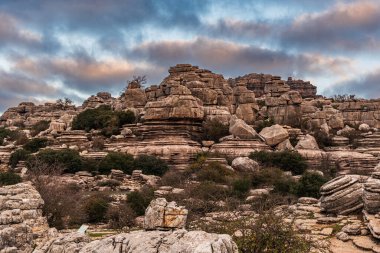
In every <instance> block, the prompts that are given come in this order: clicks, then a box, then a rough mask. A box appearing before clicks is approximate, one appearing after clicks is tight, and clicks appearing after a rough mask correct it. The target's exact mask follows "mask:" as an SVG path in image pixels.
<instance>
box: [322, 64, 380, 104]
mask: <svg viewBox="0 0 380 253" xmlns="http://www.w3.org/2000/svg"><path fill="white" fill-rule="evenodd" d="M379 84H380V69H377V70H375V71H373V72H371V73H368V74H366V75H363V76H361V77H359V78H358V79H354V80H350V81H347V82H342V83H339V84H336V85H334V86H333V87H332V88H331V89H329V90H327V91H326V92H325V93H326V94H327V95H335V94H341V95H342V94H355V95H357V97H364V98H379V97H380V85H379Z"/></svg>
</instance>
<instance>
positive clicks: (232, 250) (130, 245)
mask: <svg viewBox="0 0 380 253" xmlns="http://www.w3.org/2000/svg"><path fill="white" fill-rule="evenodd" d="M88 241H89V238H86V237H84V236H82V235H78V234H77V233H74V234H68V235H65V236H62V237H59V238H57V239H55V240H51V241H49V242H48V243H46V245H44V246H43V247H42V248H41V250H35V251H34V253H42V252H50V253H63V252H73V253H75V252H77V253H104V252H107V253H132V252H133V253H167V252H173V253H174V252H182V253H227V252H228V253H238V248H237V246H236V244H235V242H234V241H233V240H232V238H231V236H229V235H225V234H221V235H219V234H210V233H206V232H203V231H186V230H183V229H179V230H175V231H157V230H156V231H141V230H139V231H133V232H131V233H123V234H118V235H114V236H111V237H107V238H105V239H101V240H95V241H92V242H90V243H88Z"/></svg>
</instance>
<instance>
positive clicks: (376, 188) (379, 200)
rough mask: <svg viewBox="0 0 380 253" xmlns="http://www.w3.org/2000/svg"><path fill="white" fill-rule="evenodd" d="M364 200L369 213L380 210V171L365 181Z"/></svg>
mask: <svg viewBox="0 0 380 253" xmlns="http://www.w3.org/2000/svg"><path fill="white" fill-rule="evenodd" d="M363 201H364V208H365V210H366V211H367V212H368V213H370V214H376V213H378V212H379V211H380V172H374V173H372V176H371V177H370V178H369V179H368V180H367V181H366V182H365V183H364V192H363Z"/></svg>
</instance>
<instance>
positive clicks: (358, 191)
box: [320, 175, 363, 215]
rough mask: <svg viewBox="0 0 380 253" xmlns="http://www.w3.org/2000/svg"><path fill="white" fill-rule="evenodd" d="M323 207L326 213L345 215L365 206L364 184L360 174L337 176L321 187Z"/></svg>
mask: <svg viewBox="0 0 380 253" xmlns="http://www.w3.org/2000/svg"><path fill="white" fill-rule="evenodd" d="M320 192H321V195H322V197H321V199H320V201H321V209H322V210H323V211H324V212H326V213H332V214H337V215H345V214H349V213H352V212H355V211H357V210H360V209H361V208H363V201H362V194H363V184H362V183H361V182H360V176H359V175H346V176H340V177H337V178H335V179H333V180H331V181H329V182H327V183H326V184H324V185H323V186H322V187H321V189H320Z"/></svg>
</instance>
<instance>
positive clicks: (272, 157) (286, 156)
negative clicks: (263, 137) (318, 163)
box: [249, 151, 307, 175]
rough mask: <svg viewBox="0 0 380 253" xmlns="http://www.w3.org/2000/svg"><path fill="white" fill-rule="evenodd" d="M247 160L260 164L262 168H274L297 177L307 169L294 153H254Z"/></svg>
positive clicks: (304, 161)
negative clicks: (289, 172)
mask: <svg viewBox="0 0 380 253" xmlns="http://www.w3.org/2000/svg"><path fill="white" fill-rule="evenodd" d="M249 158H251V159H253V160H256V161H258V162H260V163H261V164H262V165H264V166H274V167H278V168H280V169H282V170H285V171H291V172H292V173H294V174H296V175H299V174H302V173H303V172H304V171H305V170H306V169H307V163H306V160H305V158H303V157H302V156H301V155H300V154H299V153H298V152H296V151H276V152H268V151H256V152H253V153H251V154H250V155H249Z"/></svg>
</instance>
